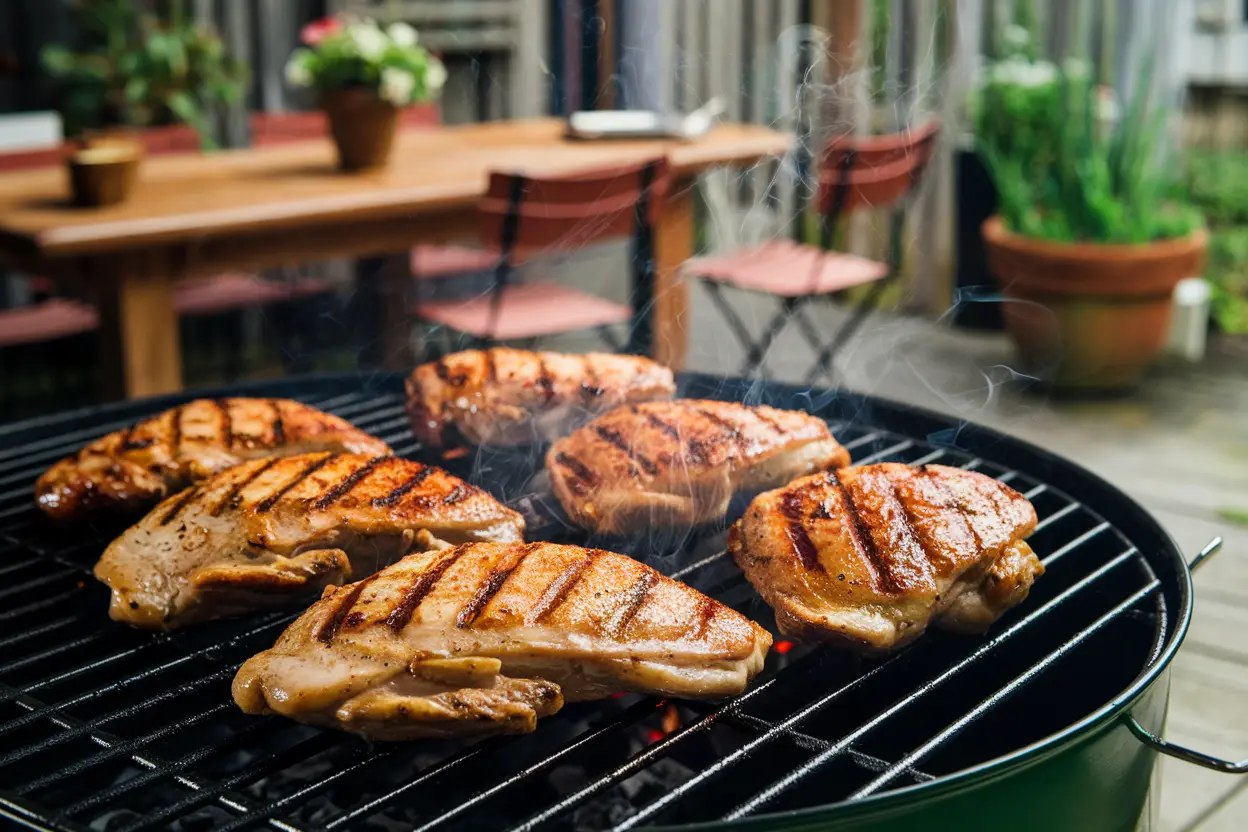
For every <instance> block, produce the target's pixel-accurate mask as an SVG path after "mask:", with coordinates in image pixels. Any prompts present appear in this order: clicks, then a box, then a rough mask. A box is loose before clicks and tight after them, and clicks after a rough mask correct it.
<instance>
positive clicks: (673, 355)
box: [652, 181, 694, 370]
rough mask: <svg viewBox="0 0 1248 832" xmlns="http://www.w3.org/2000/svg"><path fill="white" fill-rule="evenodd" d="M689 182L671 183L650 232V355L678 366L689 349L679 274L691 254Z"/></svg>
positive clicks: (684, 288)
mask: <svg viewBox="0 0 1248 832" xmlns="http://www.w3.org/2000/svg"><path fill="white" fill-rule="evenodd" d="M693 194H694V183H693V182H692V181H678V182H674V183H672V189H671V192H670V193H669V194H668V195H667V197H666V198H665V199H664V201H663V211H662V213H661V214H660V215H659V221H658V227H657V228H656V229H655V233H654V259H655V281H654V307H653V311H652V314H653V315H654V352H653V355H652V357H653V358H654V359H655V360H656V361H658V362H660V363H662V364H666V365H667V366H669V367H671V368H672V369H674V370H679V369H682V368H683V367H684V365H685V357H686V355H687V353H688V350H689V333H688V330H687V327H688V321H689V287H688V286H687V285H686V284H685V281H684V278H683V276H682V274H681V267H683V266H684V264H685V261H687V260H688V259H689V258H690V257H692V256H693Z"/></svg>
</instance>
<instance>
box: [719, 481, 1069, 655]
mask: <svg viewBox="0 0 1248 832" xmlns="http://www.w3.org/2000/svg"><path fill="white" fill-rule="evenodd" d="M1035 526H1036V512H1035V509H1034V508H1033V507H1032V505H1031V503H1029V502H1028V501H1027V499H1026V498H1025V497H1023V496H1022V495H1021V494H1019V493H1018V492H1017V491H1015V490H1014V489H1012V488H1010V487H1009V486H1007V485H1005V484H1004V483H1001V482H998V481H997V480H995V479H993V478H991V477H988V476H985V475H983V474H978V473H975V472H974V471H964V470H962V469H960V468H947V467H945V466H943V465H923V466H920V467H917V468H912V467H910V466H908V465H900V464H897V463H884V464H880V465H863V466H861V467H856V468H844V469H841V470H840V471H836V472H829V473H824V474H816V475H814V476H810V477H805V478H803V479H800V480H798V481H797V482H794V483H792V484H790V485H788V486H785V487H784V488H780V489H777V490H775V491H769V492H767V493H765V494H760V495H759V496H758V497H757V498H755V500H754V501H753V503H751V505H750V507H749V510H747V511H746V513H745V515H744V516H743V517H742V518H741V520H740V521H738V522H737V523H736V524H735V525H734V526H733V528H732V531H731V532H730V534H729V538H728V550H729V551H730V552H731V553H732V556H733V559H734V560H735V561H736V562H737V565H738V566H740V567H741V569H742V570H744V571H745V575H746V577H747V578H749V580H750V583H752V584H753V585H754V587H755V588H756V589H757V590H758V591H759V594H761V595H762V596H763V598H765V599H766V600H767V603H769V604H770V605H771V606H772V607H773V608H774V609H775V611H776V621H777V623H778V624H779V625H780V629H781V631H783V632H784V633H787V634H789V635H792V636H795V637H801V638H809V639H815V640H824V641H832V642H837V643H840V644H842V645H844V646H849V647H852V648H856V649H860V650H863V651H866V652H875V651H884V650H890V649H893V648H896V647H900V646H902V645H904V644H906V643H908V642H910V641H912V640H913V639H915V638H917V637H918V636H919V634H920V633H922V632H923V631H924V629H926V627H927V626H928V624H929V623H930V624H932V625H934V626H937V627H942V628H945V629H950V630H957V631H963V632H982V631H984V630H986V629H987V628H988V627H989V626H990V625H991V624H992V623H993V622H994V621H996V620H997V618H999V617H1000V616H1001V615H1002V614H1003V613H1004V612H1005V611H1006V610H1008V609H1010V608H1011V607H1013V606H1014V605H1015V604H1018V603H1019V602H1021V601H1022V600H1023V599H1025V598H1026V597H1027V593H1028V592H1029V591H1030V589H1031V585H1032V583H1033V582H1034V581H1035V579H1036V578H1037V577H1039V576H1040V575H1042V574H1044V567H1043V566H1042V565H1041V563H1040V560H1039V559H1038V558H1037V557H1036V555H1035V554H1034V553H1033V552H1032V551H1031V549H1030V547H1028V545H1027V544H1026V543H1025V542H1024V541H1023V538H1025V537H1026V536H1027V535H1029V534H1030V533H1031V532H1032V530H1033V529H1034V528H1035Z"/></svg>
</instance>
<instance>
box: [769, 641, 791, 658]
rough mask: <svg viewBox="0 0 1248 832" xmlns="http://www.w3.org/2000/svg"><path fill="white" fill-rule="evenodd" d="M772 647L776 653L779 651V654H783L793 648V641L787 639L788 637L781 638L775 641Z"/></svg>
mask: <svg viewBox="0 0 1248 832" xmlns="http://www.w3.org/2000/svg"><path fill="white" fill-rule="evenodd" d="M772 649H773V650H775V651H776V652H777V653H779V654H780V655H781V656H783V655H784V654H785V653H787V652H789V651H790V650H792V649H793V642H791V641H789V640H788V639H782V640H780V641H777V642H776V643H775V644H774V645H772Z"/></svg>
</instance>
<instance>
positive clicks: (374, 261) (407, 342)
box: [354, 255, 412, 370]
mask: <svg viewBox="0 0 1248 832" xmlns="http://www.w3.org/2000/svg"><path fill="white" fill-rule="evenodd" d="M356 278H357V281H356V290H357V292H358V297H357V299H356V310H357V314H356V315H355V316H354V325H355V326H356V327H357V328H359V329H363V328H365V327H367V328H368V330H366V331H365V337H364V338H363V339H362V343H361V349H360V366H361V368H363V369H370V370H371V369H378V368H382V369H388V370H407V369H410V367H411V362H412V350H411V318H410V316H409V314H408V309H409V308H410V306H411V292H410V291H409V288H410V287H409V284H410V283H411V275H410V272H409V270H408V259H407V258H406V257H404V256H402V255H391V256H387V257H366V258H362V259H361V260H358V261H357V262H356Z"/></svg>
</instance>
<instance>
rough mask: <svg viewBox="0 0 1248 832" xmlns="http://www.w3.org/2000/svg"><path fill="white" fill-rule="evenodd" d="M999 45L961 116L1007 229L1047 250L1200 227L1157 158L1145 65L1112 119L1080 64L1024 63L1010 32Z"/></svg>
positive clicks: (1154, 109) (1158, 140) (1110, 107)
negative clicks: (1046, 244)
mask: <svg viewBox="0 0 1248 832" xmlns="http://www.w3.org/2000/svg"><path fill="white" fill-rule="evenodd" d="M1002 40H1003V47H1002V48H1003V53H1004V57H1003V58H1002V59H1001V60H998V61H995V62H993V63H991V64H989V65H988V67H987V68H986V71H985V74H984V78H983V81H982V83H981V84H980V85H979V87H978V89H977V91H976V94H975V95H974V97H973V99H972V102H971V113H972V118H973V121H974V125H975V134H976V142H977V147H978V150H979V153H980V155H981V156H982V158H983V159H984V163H985V165H986V166H987V168H988V171H989V173H990V175H991V176H992V179H993V183H994V184H995V185H996V188H997V193H998V209H999V213H1000V214H1001V216H1002V219H1003V220H1004V222H1005V224H1006V227H1007V228H1009V229H1010V230H1011V231H1013V232H1015V233H1017V234H1021V235H1024V236H1027V237H1036V238H1040V239H1045V240H1052V241H1055V242H1097V243H1147V242H1150V241H1154V240H1164V239H1172V238H1176V237H1182V236H1185V235H1187V234H1190V233H1191V232H1192V231H1193V230H1195V229H1196V228H1197V227H1199V226H1200V224H1201V217H1200V215H1199V213H1198V212H1196V211H1195V210H1194V209H1192V208H1191V207H1190V206H1188V205H1186V204H1184V203H1183V201H1182V200H1181V199H1177V198H1176V193H1177V192H1176V189H1175V186H1174V181H1173V178H1172V176H1171V175H1170V173H1169V172H1170V170H1172V169H1173V166H1172V165H1170V164H1169V160H1167V159H1166V158H1165V157H1164V154H1162V153H1161V147H1162V145H1163V142H1162V138H1163V129H1164V121H1165V117H1166V110H1165V109H1164V108H1162V107H1159V106H1156V105H1155V104H1154V102H1152V101H1150V96H1149V89H1150V86H1151V84H1150V81H1151V77H1152V68H1151V63H1150V62H1149V61H1145V62H1144V63H1143V64H1142V66H1141V68H1140V71H1139V76H1138V77H1137V79H1136V84H1135V89H1136V90H1138V92H1137V93H1136V94H1135V96H1134V97H1133V99H1132V100H1131V101H1130V102H1129V103H1128V105H1127V107H1126V111H1125V113H1123V114H1122V116H1121V118H1119V117H1118V114H1117V112H1116V110H1117V109H1118V108H1117V104H1116V102H1115V101H1114V99H1113V94H1112V92H1111V91H1110V90H1109V89H1108V88H1107V87H1103V86H1099V85H1097V84H1096V83H1095V82H1094V80H1093V78H1092V73H1091V71H1090V69H1089V67H1088V65H1087V64H1086V63H1085V62H1083V61H1079V60H1075V59H1071V60H1067V61H1066V62H1065V63H1064V64H1063V65H1062V66H1061V67H1058V66H1057V65H1055V64H1053V63H1051V62H1049V61H1044V60H1036V59H1034V58H1032V57H1031V55H1032V54H1034V39H1033V38H1032V37H1031V35H1030V33H1028V32H1027V31H1025V30H1023V29H1021V28H1020V27H1018V26H1011V27H1006V28H1005V30H1004V36H1003V39H1002Z"/></svg>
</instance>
